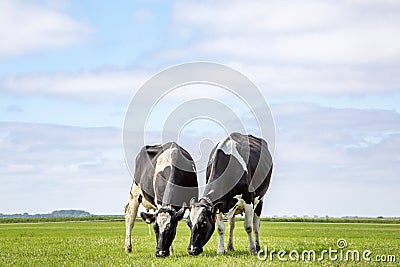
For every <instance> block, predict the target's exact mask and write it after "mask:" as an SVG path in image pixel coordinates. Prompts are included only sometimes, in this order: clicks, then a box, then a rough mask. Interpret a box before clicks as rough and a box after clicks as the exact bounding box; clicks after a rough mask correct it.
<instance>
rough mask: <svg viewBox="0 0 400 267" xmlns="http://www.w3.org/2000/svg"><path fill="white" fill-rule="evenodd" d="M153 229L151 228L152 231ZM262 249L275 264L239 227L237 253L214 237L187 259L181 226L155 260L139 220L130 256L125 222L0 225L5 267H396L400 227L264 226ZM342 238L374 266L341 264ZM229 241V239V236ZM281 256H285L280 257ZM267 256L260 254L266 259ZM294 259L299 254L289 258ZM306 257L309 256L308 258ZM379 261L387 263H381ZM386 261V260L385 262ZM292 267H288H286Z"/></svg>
mask: <svg viewBox="0 0 400 267" xmlns="http://www.w3.org/2000/svg"><path fill="white" fill-rule="evenodd" d="M151 230H152V229H151ZM260 230H261V232H260V243H261V248H262V249H264V246H268V253H270V252H271V250H275V251H276V253H275V254H274V253H273V258H272V260H271V258H270V257H268V258H267V259H266V260H264V261H262V260H260V259H258V257H257V256H255V255H249V253H248V251H247V235H246V233H245V231H244V230H243V222H240V221H239V222H237V223H236V228H235V236H234V245H235V250H236V251H234V252H227V253H226V254H225V255H217V253H216V248H217V236H216V233H214V236H213V237H212V238H211V240H210V242H209V243H208V244H207V245H206V246H205V247H204V249H205V250H204V253H203V254H201V255H200V256H197V257H193V256H189V255H188V254H187V252H186V248H187V245H188V242H189V235H190V231H189V229H188V227H187V226H186V223H185V222H184V221H182V222H180V224H179V227H178V230H177V236H176V238H175V241H174V243H173V246H174V250H175V252H174V255H172V256H170V257H168V258H155V256H154V252H155V244H156V243H155V236H154V232H152V235H151V236H149V231H148V227H147V225H146V224H145V223H143V222H141V221H138V222H136V224H135V227H134V229H133V234H132V247H133V248H132V253H126V252H124V250H123V245H124V236H125V226H124V222H121V221H111V222H101V221H90V222H39V223H4V224H0V265H1V266H282V265H283V264H284V262H283V261H281V260H279V259H278V254H277V251H279V250H284V251H286V254H285V255H283V257H282V258H283V259H286V261H287V262H288V263H290V266H293V265H295V266H306V265H307V266H309V265H312V266H321V264H322V265H323V266H354V265H357V266H365V265H368V266H396V265H398V264H399V263H400V225H399V224H374V223H310V222H265V221H264V222H261V229H260ZM340 238H344V239H345V240H346V241H347V247H346V248H344V249H342V253H343V254H346V251H347V250H358V251H359V252H360V257H362V253H363V252H364V251H365V250H369V251H371V254H370V256H369V258H370V259H371V261H370V262H366V261H364V260H363V259H362V258H361V259H360V261H353V260H351V258H350V260H349V261H345V260H344V258H342V261H340V253H341V250H340V249H338V245H337V240H338V239H340ZM225 240H227V236H225ZM329 248H331V249H336V250H338V252H337V253H336V256H337V259H336V260H334V261H332V260H330V259H329V256H328V254H324V255H323V258H324V259H323V260H322V261H321V262H318V260H317V259H318V258H319V257H320V256H321V254H322V251H324V250H329ZM293 250H297V251H298V252H299V259H298V261H292V260H291V259H290V258H289V256H288V255H289V253H290V251H293ZM305 250H307V251H309V250H313V251H315V253H316V258H317V259H316V260H315V261H313V260H312V258H311V261H307V260H304V261H303V260H302V258H301V254H302V251H305ZM281 253H282V252H281ZM263 255H264V254H261V256H263ZM291 256H292V258H293V257H294V258H296V257H295V256H296V254H295V253H294V254H293V253H292V254H291ZM305 256H307V255H305ZM376 256H380V257H379V259H385V261H389V260H390V261H392V260H393V258H392V257H391V256H395V257H396V259H395V260H396V262H395V263H394V262H382V261H380V262H377V261H376V259H377V258H376ZM383 256H384V257H383ZM288 265H289V264H288Z"/></svg>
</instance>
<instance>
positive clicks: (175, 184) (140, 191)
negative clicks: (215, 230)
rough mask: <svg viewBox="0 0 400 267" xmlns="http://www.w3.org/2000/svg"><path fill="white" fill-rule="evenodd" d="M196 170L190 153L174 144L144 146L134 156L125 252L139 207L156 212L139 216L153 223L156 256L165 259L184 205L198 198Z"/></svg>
mask: <svg viewBox="0 0 400 267" xmlns="http://www.w3.org/2000/svg"><path fill="white" fill-rule="evenodd" d="M197 187H198V184H197V175H196V167H195V164H194V162H193V159H192V157H191V156H190V154H189V153H188V152H187V151H186V150H184V149H183V148H182V147H180V146H179V145H178V144H176V143H174V142H170V143H167V144H164V145H155V146H145V147H143V148H142V149H141V151H140V152H139V154H138V155H137V157H136V165H135V172H134V182H133V184H132V187H131V191H130V199H129V203H128V204H127V205H126V206H125V225H126V239H125V250H126V251H128V252H131V251H132V244H131V233H132V228H133V225H134V223H135V218H136V215H137V211H138V208H139V205H140V204H142V205H143V206H144V207H145V208H146V209H147V211H149V210H155V211H157V212H156V213H153V214H151V213H144V212H142V213H141V214H140V215H141V217H142V219H143V220H144V221H146V222H147V223H153V222H154V227H153V228H154V231H155V233H156V239H157V247H156V256H157V257H166V256H169V254H170V250H172V241H173V240H174V238H175V234H176V227H177V224H178V221H179V220H181V219H182V218H183V215H184V213H185V208H186V207H184V206H185V204H183V203H189V201H190V199H191V198H193V197H198V188H197Z"/></svg>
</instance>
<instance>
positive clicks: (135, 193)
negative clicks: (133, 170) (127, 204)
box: [131, 183, 157, 210]
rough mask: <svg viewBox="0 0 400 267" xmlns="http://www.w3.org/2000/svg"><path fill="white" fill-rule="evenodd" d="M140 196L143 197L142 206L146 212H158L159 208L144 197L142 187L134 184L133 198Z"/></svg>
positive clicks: (132, 189)
mask: <svg viewBox="0 0 400 267" xmlns="http://www.w3.org/2000/svg"><path fill="white" fill-rule="evenodd" d="M140 195H142V203H141V204H142V205H143V207H144V208H145V209H146V210H157V207H156V206H154V205H153V204H151V203H150V202H149V201H147V200H146V199H145V198H144V197H143V191H142V189H141V188H140V186H138V185H137V184H135V183H134V184H133V185H132V188H131V198H138V197H139V196H140Z"/></svg>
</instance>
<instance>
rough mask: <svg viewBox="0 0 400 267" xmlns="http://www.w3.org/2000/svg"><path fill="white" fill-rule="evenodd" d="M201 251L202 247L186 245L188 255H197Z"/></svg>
mask: <svg viewBox="0 0 400 267" xmlns="http://www.w3.org/2000/svg"><path fill="white" fill-rule="evenodd" d="M202 252H203V249H202V248H199V247H193V246H190V247H188V253H189V254H190V255H192V256H197V255H199V254H200V253H202Z"/></svg>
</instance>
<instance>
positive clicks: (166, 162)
mask: <svg viewBox="0 0 400 267" xmlns="http://www.w3.org/2000/svg"><path fill="white" fill-rule="evenodd" d="M174 150H177V148H175V147H174V148H168V149H167V150H165V151H164V152H163V153H161V155H160V156H158V158H157V161H156V168H155V170H154V176H153V188H154V202H155V203H156V205H157V207H158V208H160V207H161V206H159V205H158V203H157V192H156V186H157V174H158V173H160V172H162V171H164V169H165V168H167V167H169V166H171V167H172V153H173V152H174Z"/></svg>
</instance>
